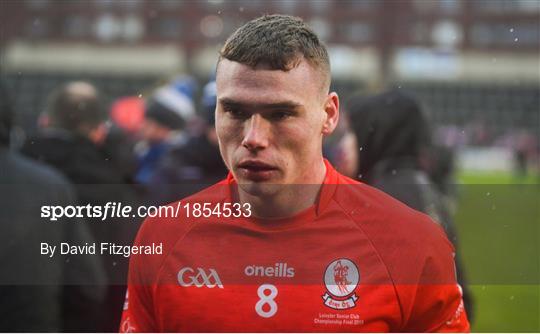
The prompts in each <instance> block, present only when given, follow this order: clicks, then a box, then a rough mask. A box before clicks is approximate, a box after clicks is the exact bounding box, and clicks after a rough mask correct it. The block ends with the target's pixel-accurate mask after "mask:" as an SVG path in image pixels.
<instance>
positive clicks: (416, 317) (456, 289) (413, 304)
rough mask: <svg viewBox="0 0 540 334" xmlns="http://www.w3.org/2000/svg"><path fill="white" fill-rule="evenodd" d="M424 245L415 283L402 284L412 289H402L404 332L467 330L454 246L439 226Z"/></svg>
mask: <svg viewBox="0 0 540 334" xmlns="http://www.w3.org/2000/svg"><path fill="white" fill-rule="evenodd" d="M427 246H428V249H429V251H428V252H427V255H426V257H425V258H424V259H423V266H422V270H421V272H420V277H419V281H418V283H417V284H415V285H414V287H411V286H406V287H405V289H408V290H411V291H407V292H405V293H406V294H407V295H408V297H409V298H410V300H409V302H410V313H409V314H408V317H407V318H408V319H407V322H406V325H405V328H404V329H403V331H414V332H469V331H470V325H469V321H468V319H467V314H466V312H465V308H464V304H463V295H462V289H461V287H460V286H459V285H458V283H457V280H456V270H455V264H454V254H455V253H454V248H453V246H452V245H451V244H450V242H449V241H448V239H447V238H446V236H445V235H444V233H443V232H442V229H441V230H440V233H438V235H437V236H436V237H435V238H432V240H430V241H429V242H428V244H427ZM402 289H403V287H402Z"/></svg>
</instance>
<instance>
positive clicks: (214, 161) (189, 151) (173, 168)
mask: <svg viewBox="0 0 540 334" xmlns="http://www.w3.org/2000/svg"><path fill="white" fill-rule="evenodd" d="M215 110H216V82H215V81H211V82H209V83H208V84H206V86H205V87H204V89H203V96H202V99H201V114H202V115H201V116H202V119H201V123H202V124H201V127H202V129H201V130H200V131H198V133H195V134H192V135H190V136H188V138H187V139H186V142H185V143H183V144H182V145H178V146H176V147H172V148H171V149H170V150H169V151H168V152H167V153H166V154H164V156H163V157H162V158H161V161H160V162H159V164H158V166H157V168H156V170H155V171H154V173H153V176H152V179H151V182H150V184H149V185H148V188H149V193H150V198H151V202H152V203H158V204H167V203H170V202H172V201H176V200H177V199H179V198H182V197H186V196H188V195H192V194H194V193H196V192H198V191H200V190H202V189H204V188H206V187H208V186H209V185H212V184H214V183H216V182H218V181H220V180H222V179H223V178H224V177H226V176H227V167H225V165H224V164H223V160H222V159H221V155H220V153H219V143H218V139H217V135H216V128H215Z"/></svg>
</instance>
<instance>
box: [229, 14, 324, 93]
mask: <svg viewBox="0 0 540 334" xmlns="http://www.w3.org/2000/svg"><path fill="white" fill-rule="evenodd" d="M223 58H225V59H228V60H230V61H235V62H239V63H241V64H244V65H248V66H251V67H256V66H257V65H259V64H264V65H266V66H270V68H271V69H274V70H282V71H289V70H291V69H293V68H295V67H296V66H298V64H299V63H300V62H301V61H302V58H304V59H305V60H306V61H307V62H308V63H309V64H310V65H311V66H313V67H314V68H315V69H318V70H319V71H320V72H321V73H322V74H323V75H324V77H325V79H326V81H327V82H325V83H326V86H329V85H330V60H329V58H328V51H327V50H326V47H325V46H324V45H323V44H322V42H321V41H320V40H319V38H318V37H317V35H316V34H315V32H313V30H312V29H311V28H310V27H309V26H308V25H307V24H306V23H305V22H304V21H303V20H302V19H301V18H299V17H294V16H289V15H264V16H261V17H259V18H256V19H254V20H251V21H249V22H248V23H246V24H244V25H243V26H241V27H240V28H238V30H236V31H235V32H234V33H233V34H232V35H231V36H230V37H229V38H228V39H227V41H226V42H225V45H224V46H223V48H222V49H221V51H220V61H221V59H223Z"/></svg>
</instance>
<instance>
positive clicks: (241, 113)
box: [223, 108, 247, 119]
mask: <svg viewBox="0 0 540 334" xmlns="http://www.w3.org/2000/svg"><path fill="white" fill-rule="evenodd" d="M223 110H224V111H225V112H226V113H227V114H229V115H231V117H233V118H238V119H242V118H246V117H247V114H246V113H245V112H244V111H242V110H239V109H233V108H224V109H223Z"/></svg>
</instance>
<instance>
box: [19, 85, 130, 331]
mask: <svg viewBox="0 0 540 334" xmlns="http://www.w3.org/2000/svg"><path fill="white" fill-rule="evenodd" d="M45 119H46V122H45V125H46V126H45V127H44V128H42V129H40V131H39V132H38V133H37V134H36V135H35V136H32V137H30V138H29V139H28V140H27V141H26V143H25V144H24V145H23V147H22V150H21V151H22V152H23V153H24V154H26V155H27V156H29V157H32V158H34V159H36V160H38V161H41V162H44V163H47V164H49V165H51V166H53V167H55V168H57V169H58V170H59V171H61V172H62V173H63V174H64V175H65V176H66V177H67V178H68V179H69V180H70V181H71V182H72V183H73V184H74V186H75V189H76V192H77V197H78V200H79V205H87V204H91V205H100V206H103V205H105V204H106V203H108V202H120V203H122V204H124V205H129V204H133V203H134V202H135V201H136V198H135V194H134V192H133V189H132V188H131V186H130V185H127V184H126V182H127V177H126V175H125V171H124V170H123V169H122V168H120V167H119V166H120V164H119V163H117V162H115V161H117V158H118V157H116V156H115V155H114V152H112V151H109V149H110V147H106V146H104V142H105V140H106V138H107V132H108V131H107V130H108V128H107V125H106V120H107V112H106V109H105V108H104V106H103V104H102V101H101V98H100V95H99V93H98V91H97V89H96V87H94V86H93V85H91V84H90V83H88V82H83V81H75V82H70V83H67V84H66V85H64V86H62V87H60V88H59V89H57V90H56V91H54V92H53V93H51V95H50V96H49V100H48V105H47V108H46V113H45ZM87 220H88V222H89V226H90V229H91V231H92V234H93V238H94V239H96V241H97V242H112V243H117V244H121V245H122V244H129V243H131V242H132V240H133V238H134V235H135V233H136V231H137V227H138V226H137V224H134V223H126V222H124V221H122V220H121V219H109V220H108V221H106V222H102V221H101V220H100V218H90V217H87ZM102 258H103V259H104V265H105V269H106V271H107V283H108V287H107V298H106V300H105V301H104V302H103V303H101V304H99V305H88V309H87V310H86V312H88V313H95V314H96V316H97V317H99V320H97V321H93V322H84V323H77V322H75V323H72V324H69V325H68V327H67V330H70V331H80V330H90V331H113V330H115V329H116V327H115V326H116V324H117V322H118V319H119V317H120V314H119V312H118V308H119V307H121V305H122V300H123V295H124V292H125V286H124V284H123V282H124V280H125V277H126V275H127V266H128V260H127V259H126V258H124V257H118V256H112V255H111V256H107V257H102Z"/></svg>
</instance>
